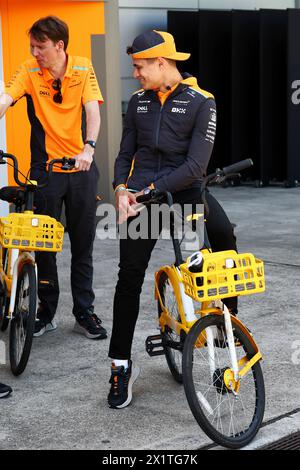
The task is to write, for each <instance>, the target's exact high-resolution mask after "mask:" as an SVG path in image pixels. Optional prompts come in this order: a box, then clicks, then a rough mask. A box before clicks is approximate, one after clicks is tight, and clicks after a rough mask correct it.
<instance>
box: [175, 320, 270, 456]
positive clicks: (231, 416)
mask: <svg viewBox="0 0 300 470" xmlns="http://www.w3.org/2000/svg"><path fill="white" fill-rule="evenodd" d="M208 330H210V331H209V332H208ZM209 334H210V335H213V336H211V337H212V338H214V339H213V341H212V348H211V349H210V353H209V351H208V347H207V338H208V335H209ZM233 334H234V340H235V344H236V353H237V359H238V361H239V360H240V359H242V357H245V356H247V359H248V360H249V359H251V358H252V357H253V356H254V355H255V353H256V351H255V350H254V347H253V345H252V343H251V342H250V340H249V338H248V337H247V336H246V335H245V333H243V331H242V330H241V328H240V327H239V326H238V325H234V324H233ZM230 368H231V361H230V353H229V347H228V343H227V339H226V331H225V322H224V317H223V316H222V315H208V316H207V317H204V318H201V319H200V320H198V321H197V322H196V323H195V325H193V327H192V329H191V331H190V332H189V334H188V335H187V338H186V341H185V345H184V351H183V383H184V389H185V393H186V397H187V400H188V403H189V406H190V408H191V411H192V413H193V415H194V417H195V419H196V420H197V422H198V424H199V425H200V427H201V428H202V430H203V431H204V432H205V433H206V434H207V435H208V436H209V437H210V438H211V439H212V440H213V441H215V442H217V443H218V444H220V445H222V446H224V447H228V448H231V449H238V448H241V447H244V446H245V445H247V444H248V443H249V442H250V441H251V440H252V439H253V438H254V437H255V435H256V433H257V431H258V430H259V428H260V426H261V423H262V419H263V415H264V408H265V388H264V380H263V375H262V371H261V367H260V364H259V362H256V363H255V364H254V365H253V366H252V368H251V369H250V371H249V372H248V373H247V374H246V375H245V376H244V377H243V378H242V379H241V380H240V385H239V388H237V389H236V390H235V393H233V392H232V390H230V389H229V388H228V381H227V382H226V378H225V377H226V374H227V372H226V371H228V369H230ZM226 384H227V385H226Z"/></svg>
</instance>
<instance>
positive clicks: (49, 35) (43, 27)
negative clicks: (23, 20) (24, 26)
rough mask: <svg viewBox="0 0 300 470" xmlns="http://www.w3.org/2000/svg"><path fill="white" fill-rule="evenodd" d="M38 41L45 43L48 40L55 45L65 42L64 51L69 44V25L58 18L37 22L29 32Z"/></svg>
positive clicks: (50, 17) (49, 17) (51, 17)
mask: <svg viewBox="0 0 300 470" xmlns="http://www.w3.org/2000/svg"><path fill="white" fill-rule="evenodd" d="M28 34H29V35H30V36H32V37H33V38H34V39H35V40H36V41H40V42H45V41H47V40H48V39H50V40H51V41H53V42H54V43H55V44H56V43H57V42H58V41H63V42H64V50H66V49H67V46H68V43H69V28H68V25H67V24H66V23H65V22H64V21H62V20H61V19H60V18H58V17H57V16H46V17H45V18H40V19H39V20H37V21H36V22H35V23H34V24H33V25H32V26H31V28H30V30H29V31H28Z"/></svg>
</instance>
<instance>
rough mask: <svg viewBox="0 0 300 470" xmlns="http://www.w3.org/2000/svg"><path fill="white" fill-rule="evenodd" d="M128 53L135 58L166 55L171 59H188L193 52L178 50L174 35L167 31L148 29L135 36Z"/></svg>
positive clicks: (165, 56)
mask: <svg viewBox="0 0 300 470" xmlns="http://www.w3.org/2000/svg"><path fill="white" fill-rule="evenodd" d="M127 54H130V55H131V56H132V58H133V59H155V58H156V57H164V58H165V59H171V60H187V59H188V58H189V57H190V55H191V54H187V53H185V52H177V51H176V46H175V41H174V37H173V36H172V34H170V33H167V32H165V31H156V30H153V31H147V32H146V33H143V34H140V35H139V36H137V37H136V38H135V40H134V41H133V43H132V46H130V47H127Z"/></svg>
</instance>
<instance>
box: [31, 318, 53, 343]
mask: <svg viewBox="0 0 300 470" xmlns="http://www.w3.org/2000/svg"><path fill="white" fill-rule="evenodd" d="M56 329H57V324H56V323H55V321H54V320H52V321H45V320H42V319H41V318H37V319H36V320H35V325H34V333H33V336H34V337H35V338H37V337H38V336H42V335H43V334H44V333H48V332H49V331H54V330H56Z"/></svg>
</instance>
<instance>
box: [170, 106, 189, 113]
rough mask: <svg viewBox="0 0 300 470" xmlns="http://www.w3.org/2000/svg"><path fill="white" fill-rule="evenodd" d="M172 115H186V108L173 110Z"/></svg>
mask: <svg viewBox="0 0 300 470" xmlns="http://www.w3.org/2000/svg"><path fill="white" fill-rule="evenodd" d="M171 113H178V114H185V113H186V108H175V107H174V108H172V109H171Z"/></svg>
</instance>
